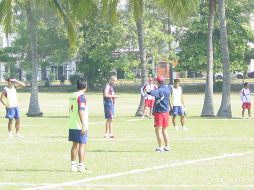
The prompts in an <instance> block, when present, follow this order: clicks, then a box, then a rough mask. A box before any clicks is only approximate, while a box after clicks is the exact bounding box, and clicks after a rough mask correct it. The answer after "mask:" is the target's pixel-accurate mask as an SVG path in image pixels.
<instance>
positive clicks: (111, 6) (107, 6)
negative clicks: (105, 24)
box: [101, 0, 119, 22]
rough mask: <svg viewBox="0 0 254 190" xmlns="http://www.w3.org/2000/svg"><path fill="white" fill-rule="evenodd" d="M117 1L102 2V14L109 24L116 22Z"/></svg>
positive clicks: (105, 0)
mask: <svg viewBox="0 0 254 190" xmlns="http://www.w3.org/2000/svg"><path fill="white" fill-rule="evenodd" d="M118 3H119V0H102V1H101V6H102V14H103V15H105V16H106V18H107V19H108V20H110V21H111V22H113V21H116V20H117V6H118Z"/></svg>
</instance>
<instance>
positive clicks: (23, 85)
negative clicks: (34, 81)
mask: <svg viewBox="0 0 254 190" xmlns="http://www.w3.org/2000/svg"><path fill="white" fill-rule="evenodd" d="M11 81H13V82H16V86H17V87H25V86H26V85H25V83H23V82H21V81H19V80H16V79H11Z"/></svg>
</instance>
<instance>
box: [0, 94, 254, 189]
mask: <svg viewBox="0 0 254 190" xmlns="http://www.w3.org/2000/svg"><path fill="white" fill-rule="evenodd" d="M18 96H19V103H20V110H21V113H22V120H21V122H22V134H23V135H24V138H21V139H18V138H13V139H8V138H7V127H6V123H7V120H6V119H5V118H3V117H2V118H0V123H1V125H0V126H1V127H0V150H1V153H0V160H1V162H0V163H1V164H0V189H4V190H5V189H7V190H9V189H10V190H14V189H15V190H16V189H27V188H32V187H37V186H43V185H45V184H50V185H52V184H61V183H65V182H73V181H78V180H83V179H87V180H92V181H90V182H87V183H84V182H81V183H76V184H73V185H72V186H66V187H62V186H61V187H58V188H57V187H54V188H53V189H64V190H72V189H73V190H74V189H75V190H79V189H80V190H81V189H82V190H83V189H89V190H90V189H96V190H97V189H100V190H101V189H106V190H108V189H110V190H113V189H114V190H115V189H131V190H140V189H149V190H151V189H152V190H157V189H177V190H178V189H179V190H180V189H181V190H183V189H191V190H192V189H193V190H196V189H243V190H245V189H253V188H254V178H253V171H254V165H253V156H254V130H253V119H250V120H249V119H245V120H242V119H239V118H240V115H241V108H240V107H241V105H240V100H239V95H238V94H232V96H231V101H232V112H233V116H234V118H233V119H219V118H200V117H199V115H200V113H201V109H202V104H203V99H204V97H203V95H202V94H187V95H185V102H186V106H187V114H188V115H187V118H186V126H188V128H190V131H188V132H183V131H179V132H176V131H174V130H173V128H172V127H170V128H169V137H170V147H171V149H172V150H171V151H170V152H169V153H155V152H154V149H155V147H156V139H155V136H154V129H153V127H152V125H153V122H152V120H149V119H145V120H135V119H136V118H134V117H133V115H134V113H135V111H136V108H137V104H138V103H139V95H138V94H136V95H135V94H119V99H118V100H117V107H116V118H115V120H114V133H115V135H116V136H117V138H115V139H104V138H103V132H104V121H105V120H104V118H103V106H102V95H101V94H99V93H88V100H89V113H90V114H89V115H90V118H89V119H90V120H89V122H90V123H91V124H90V126H89V143H88V147H87V162H86V165H87V167H88V168H89V169H90V170H91V171H92V173H91V174H83V173H72V172H70V171H69V162H70V155H69V153H70V147H71V143H69V142H68V141H67V136H68V129H67V122H68V97H69V94H68V93H57V94H55V93H40V95H39V98H40V106H41V111H42V112H43V113H44V117H41V118H29V117H26V116H25V113H26V111H27V110H28V105H29V96H30V94H29V93H19V94H18ZM220 98H221V95H219V94H216V95H215V97H214V104H215V110H216V111H217V110H218V108H219V104H220ZM0 114H1V115H2V116H4V110H3V109H2V110H1V112H0ZM245 152H249V153H246V154H243V155H232V153H245ZM225 154H228V156H227V155H226V156H225ZM216 156H222V157H219V158H218V159H216ZM223 156H225V157H223ZM204 158H210V159H211V160H203V161H202V159H204ZM193 160H201V161H196V162H193V163H187V164H186V161H193ZM175 163H180V165H179V166H177V165H174V164H175ZM155 166H164V167H162V168H161V169H151V170H148V171H140V172H139V173H137V172H138V171H136V172H133V173H130V174H126V175H122V176H118V177H109V178H108V179H96V180H94V179H92V178H94V177H96V176H107V175H110V174H115V173H123V172H128V171H132V170H138V169H144V168H151V167H155Z"/></svg>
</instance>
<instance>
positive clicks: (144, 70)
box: [135, 18, 147, 117]
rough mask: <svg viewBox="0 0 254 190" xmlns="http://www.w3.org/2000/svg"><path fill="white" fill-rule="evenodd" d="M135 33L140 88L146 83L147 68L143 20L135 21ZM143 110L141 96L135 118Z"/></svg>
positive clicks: (142, 98) (141, 113)
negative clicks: (136, 35) (136, 34)
mask: <svg viewBox="0 0 254 190" xmlns="http://www.w3.org/2000/svg"><path fill="white" fill-rule="evenodd" d="M136 26H137V32H138V45H139V54H140V62H141V86H143V85H144V84H145V83H146V78H147V67H146V52H145V47H144V26H143V18H139V19H138V20H137V21H136ZM143 110H144V97H143V96H142V95H141V97H140V103H139V106H138V109H137V111H136V114H135V116H136V117H137V116H141V115H143Z"/></svg>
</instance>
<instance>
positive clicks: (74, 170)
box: [71, 164, 78, 172]
mask: <svg viewBox="0 0 254 190" xmlns="http://www.w3.org/2000/svg"><path fill="white" fill-rule="evenodd" d="M71 171H72V172H77V171H78V167H77V165H76V164H71Z"/></svg>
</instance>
